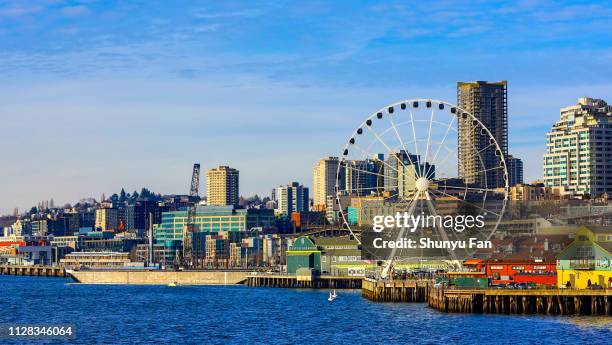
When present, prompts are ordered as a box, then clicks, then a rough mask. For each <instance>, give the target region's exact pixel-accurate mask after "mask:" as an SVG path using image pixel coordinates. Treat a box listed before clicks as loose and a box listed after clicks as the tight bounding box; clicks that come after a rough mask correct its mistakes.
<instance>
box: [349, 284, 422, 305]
mask: <svg viewBox="0 0 612 345" xmlns="http://www.w3.org/2000/svg"><path fill="white" fill-rule="evenodd" d="M431 285H433V282H432V281H431V280H427V279H419V280H416V279H415V280H393V281H379V280H374V279H368V278H365V279H363V283H362V289H361V294H362V296H363V297H365V298H367V299H369V300H371V301H375V302H420V303H425V302H427V297H428V293H429V291H430V288H429V287H430V286H431Z"/></svg>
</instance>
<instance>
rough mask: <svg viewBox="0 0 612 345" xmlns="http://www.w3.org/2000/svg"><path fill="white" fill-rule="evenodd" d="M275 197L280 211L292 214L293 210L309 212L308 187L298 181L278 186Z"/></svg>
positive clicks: (284, 213)
mask: <svg viewBox="0 0 612 345" xmlns="http://www.w3.org/2000/svg"><path fill="white" fill-rule="evenodd" d="M275 197H276V200H277V202H278V211H279V213H281V214H283V215H286V216H290V215H291V213H293V212H308V204H309V199H308V188H307V187H304V186H302V185H300V184H299V183H298V182H291V183H290V184H288V185H286V186H280V187H278V188H276V192H275Z"/></svg>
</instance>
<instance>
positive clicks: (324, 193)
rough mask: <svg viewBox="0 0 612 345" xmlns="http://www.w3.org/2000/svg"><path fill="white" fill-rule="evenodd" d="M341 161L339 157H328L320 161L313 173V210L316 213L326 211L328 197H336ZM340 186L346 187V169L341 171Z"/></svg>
mask: <svg viewBox="0 0 612 345" xmlns="http://www.w3.org/2000/svg"><path fill="white" fill-rule="evenodd" d="M339 164H340V161H339V160H338V157H326V158H323V159H320V160H319V161H318V162H317V164H316V165H315V167H314V169H313V171H312V177H313V184H312V189H313V201H314V205H313V209H314V210H316V211H324V210H325V208H326V207H325V206H326V205H327V197H328V196H330V195H332V196H335V195H336V193H335V190H334V188H335V186H336V179H337V177H336V176H337V173H338V165H339ZM338 177H339V179H338V186H340V187H342V186H344V185H345V176H344V169H341V170H340V175H339V176H338Z"/></svg>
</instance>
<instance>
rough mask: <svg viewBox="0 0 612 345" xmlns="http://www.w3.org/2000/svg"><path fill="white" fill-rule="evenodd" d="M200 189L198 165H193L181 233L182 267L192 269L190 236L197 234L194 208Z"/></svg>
mask: <svg viewBox="0 0 612 345" xmlns="http://www.w3.org/2000/svg"><path fill="white" fill-rule="evenodd" d="M199 187H200V164H199V163H195V164H194V165H193V173H192V174H191V188H190V189H189V206H188V208H187V222H185V229H184V231H183V267H185V268H189V267H193V266H194V264H195V256H194V253H193V240H192V234H193V233H194V232H197V230H198V229H197V227H196V225H195V214H196V206H197V204H198V202H199V201H200V197H199V196H198V189H199Z"/></svg>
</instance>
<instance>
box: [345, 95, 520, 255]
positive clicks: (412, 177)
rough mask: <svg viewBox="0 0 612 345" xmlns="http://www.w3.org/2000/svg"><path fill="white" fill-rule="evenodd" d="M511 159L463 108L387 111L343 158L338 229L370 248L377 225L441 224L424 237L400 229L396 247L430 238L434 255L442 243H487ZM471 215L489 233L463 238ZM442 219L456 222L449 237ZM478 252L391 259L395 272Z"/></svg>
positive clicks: (368, 124) (400, 251)
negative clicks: (463, 224)
mask: <svg viewBox="0 0 612 345" xmlns="http://www.w3.org/2000/svg"><path fill="white" fill-rule="evenodd" d="M505 155H506V153H505V152H504V151H503V150H502V149H501V147H500V146H499V144H498V142H497V140H496V139H495V135H493V134H492V132H491V131H490V130H489V129H488V128H487V126H485V124H483V122H482V121H481V120H479V119H478V118H476V117H475V116H473V115H472V114H471V113H470V112H468V111H466V110H464V109H462V108H460V107H458V106H456V105H453V104H450V103H447V102H443V101H439V100H432V99H410V100H404V101H401V102H397V103H394V104H391V105H388V106H386V107H383V108H381V109H379V110H378V111H376V112H374V113H372V114H371V115H370V116H369V117H367V118H366V119H365V120H364V121H363V122H362V123H361V124H360V125H359V126H358V127H357V128H356V129H355V130H354V132H353V133H351V135H350V136H349V138H348V140H347V142H346V145H345V146H344V148H343V149H342V151H341V155H340V158H339V164H338V169H337V172H336V186H335V202H336V205H335V206H336V207H337V216H338V221H339V222H340V223H342V224H343V225H344V226H345V227H346V228H347V229H348V230H349V231H350V232H351V234H352V235H353V236H354V237H355V238H356V239H357V241H359V242H360V244H361V245H362V246H364V247H366V246H367V243H365V242H366V241H364V239H365V236H366V235H365V234H366V233H368V229H370V230H371V229H372V225H373V224H374V223H375V220H376V219H377V218H376V217H378V219H379V220H380V219H381V218H380V217H387V219H388V217H389V216H393V215H397V214H402V215H408V216H415V217H416V216H421V218H419V219H433V220H434V222H433V224H429V223H427V224H425V223H423V224H421V226H420V227H419V228H418V229H416V226H415V227H414V228H412V229H407V226H406V224H404V225H403V226H397V224H394V226H393V227H392V228H393V229H394V231H393V232H391V233H390V234H387V235H388V236H389V238H390V239H396V238H398V239H399V238H400V237H413V238H414V239H415V240H416V239H420V238H425V237H427V238H429V239H430V240H431V241H434V243H433V244H434V245H432V246H433V247H436V246H437V244H438V242H435V241H440V242H439V243H442V242H446V243H448V242H452V241H466V240H467V239H469V240H470V241H475V242H477V243H480V242H484V241H486V240H489V239H490V238H491V236H492V234H493V233H494V232H495V230H496V229H497V227H498V226H499V223H500V221H501V220H502V217H503V214H504V210H505V207H506V201H507V199H508V170H507V166H506V157H505ZM466 214H467V215H478V216H480V217H482V218H480V219H481V220H482V223H483V224H484V225H483V226H480V227H472V228H469V229H465V228H464V229H461V231H457V229H456V227H454V225H456V220H457V219H464V218H465V217H463V218H461V217H462V216H465V215H466ZM453 216H454V217H455V218H452V217H453ZM436 217H438V218H436ZM442 217H446V218H444V219H449V220H450V219H451V218H452V219H454V220H455V224H451V223H452V222H453V221H452V220H451V221H450V223H448V224H451V225H452V226H451V227H452V229H450V231H449V227H448V226H445V225H448V224H442V222H441V221H440V222H436V219H442ZM448 217H451V218H448ZM417 218H418V217H417ZM413 219H414V218H413ZM479 241H480V242H479ZM476 249H477V248H472V247H470V248H454V249H452V250H449V248H437V247H436V248H428V247H425V248H422V247H421V248H395V249H393V250H391V251H390V252H385V253H386V254H385V255H387V256H388V258H387V260H388V266H387V267H390V266H391V262H392V261H395V262H401V261H402V260H411V259H418V258H421V259H422V258H424V257H427V258H438V259H445V260H454V261H458V260H462V259H464V258H467V257H469V256H470V255H471V254H473V253H474V251H475V250H476Z"/></svg>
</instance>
